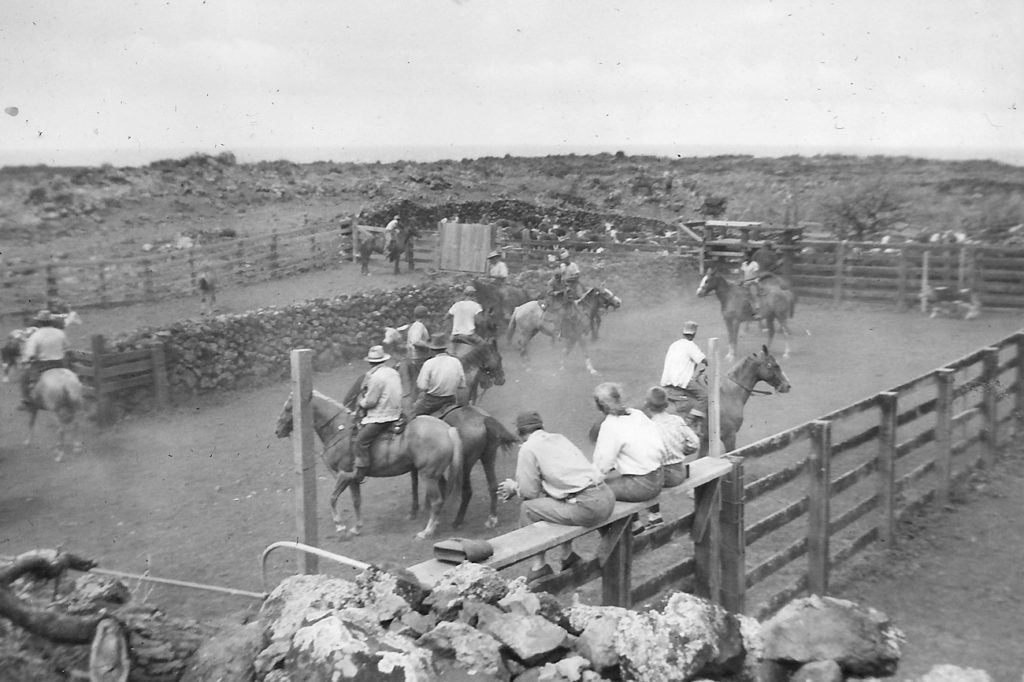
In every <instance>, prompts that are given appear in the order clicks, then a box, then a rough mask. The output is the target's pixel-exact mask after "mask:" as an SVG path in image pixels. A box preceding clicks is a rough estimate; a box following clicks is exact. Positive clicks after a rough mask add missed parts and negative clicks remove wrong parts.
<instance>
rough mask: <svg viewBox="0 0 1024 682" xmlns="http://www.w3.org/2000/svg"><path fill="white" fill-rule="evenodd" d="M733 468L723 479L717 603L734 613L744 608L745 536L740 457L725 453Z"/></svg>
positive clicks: (745, 583) (745, 599)
mask: <svg viewBox="0 0 1024 682" xmlns="http://www.w3.org/2000/svg"><path fill="white" fill-rule="evenodd" d="M726 459H728V460H729V461H730V462H731V463H732V471H730V472H729V473H728V474H726V476H725V479H724V480H723V481H722V510H721V513H720V515H719V518H720V521H719V527H720V529H721V536H722V542H721V550H720V551H721V553H722V597H721V601H719V603H720V604H721V605H722V607H724V608H725V609H726V610H728V611H731V612H733V613H744V612H745V611H746V610H747V598H746V597H747V595H746V592H747V556H746V555H747V539H746V533H745V528H746V519H745V515H744V505H745V504H746V497H745V491H744V487H743V458H742V457H732V456H730V455H726Z"/></svg>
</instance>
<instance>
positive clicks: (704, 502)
mask: <svg viewBox="0 0 1024 682" xmlns="http://www.w3.org/2000/svg"><path fill="white" fill-rule="evenodd" d="M689 467H690V471H689V477H688V478H687V480H686V481H685V482H684V483H683V484H682V485H679V486H677V487H675V488H669V489H666V490H664V491H662V494H661V495H659V496H658V497H656V498H654V499H653V500H647V501H645V502H616V503H615V508H614V510H613V511H612V514H611V516H610V517H609V518H608V520H606V521H604V522H603V523H601V524H598V525H595V526H565V525H561V524H557V523H550V522H548V521H538V522H536V523H532V524H530V525H528V526H523V527H522V528H517V529H516V530H513V531H511V532H509V533H505V534H504V535H499V536H498V537H495V538H491V539H490V540H488V542H490V544H491V546H492V547H493V548H494V554H493V555H492V556H491V557H490V558H489V559H488V560H486V561H483V562H481V563H482V565H484V566H489V567H491V568H494V569H496V570H501V569H503V568H507V567H509V566H513V565H515V564H518V563H520V562H522V561H525V560H527V559H529V558H531V557H533V556H535V555H537V554H540V553H541V552H546V551H547V550H549V549H552V548H554V547H557V546H558V545H561V544H563V543H565V542H568V541H570V540H575V539H577V538H579V537H582V536H584V535H588V534H590V533H595V532H597V533H600V534H601V536H602V538H601V544H600V547H599V549H598V559H599V561H600V564H601V567H602V578H601V579H602V592H603V601H604V603H605V604H614V605H618V606H626V607H628V606H630V605H631V601H632V600H631V596H630V582H631V580H630V579H631V567H632V558H633V557H632V539H633V534H632V532H631V530H630V525H631V523H632V520H633V518H634V516H636V515H638V514H640V513H642V512H643V511H644V510H646V509H647V508H649V507H650V506H651V505H654V504H657V503H659V502H662V501H664V500H666V499H668V498H670V497H674V496H676V495H679V494H682V493H684V492H686V491H693V493H694V506H695V517H696V518H695V520H694V524H693V527H692V530H691V536H692V537H693V539H694V556H695V563H696V565H697V582H698V591H703V590H701V589H700V585H701V583H702V581H703V582H706V583H707V585H706V586H705V587H706V591H707V594H706V595H702V596H708V597H709V598H711V599H712V600H715V601H717V600H718V594H717V593H718V589H717V586H716V585H713V584H712V583H714V582H715V580H714V576H715V575H716V574H717V575H719V576H720V575H721V571H719V570H717V569H716V566H717V564H719V563H720V559H719V552H718V547H717V544H718V543H717V539H718V535H719V534H718V533H717V532H716V531H715V529H716V528H717V524H718V515H717V513H716V512H717V511H718V508H719V505H720V502H721V496H720V495H719V491H720V486H719V484H720V482H721V480H722V479H723V478H724V477H725V476H727V475H728V474H730V473H731V472H732V471H733V469H734V462H733V461H732V460H731V459H729V458H710V457H705V458H702V459H698V460H696V461H694V462H691V463H690V464H689ZM709 531H711V532H709ZM451 568H452V564H450V563H445V562H443V561H439V560H437V559H430V560H428V561H424V562H422V563H419V564H416V565H415V566H411V567H409V571H410V572H411V573H412V574H413V575H414V576H416V579H417V580H419V582H420V584H421V585H423V587H425V588H426V589H431V588H433V586H434V585H436V584H437V582H438V581H439V580H440V578H441V576H442V575H443V574H444V573H445V572H446V571H448V570H450V569H451Z"/></svg>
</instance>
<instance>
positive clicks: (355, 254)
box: [352, 220, 359, 263]
mask: <svg viewBox="0 0 1024 682" xmlns="http://www.w3.org/2000/svg"><path fill="white" fill-rule="evenodd" d="M358 261H359V225H357V224H356V221H355V220H353V221H352V262H353V263H356V262H358Z"/></svg>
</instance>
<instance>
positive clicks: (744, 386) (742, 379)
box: [670, 345, 790, 456]
mask: <svg viewBox="0 0 1024 682" xmlns="http://www.w3.org/2000/svg"><path fill="white" fill-rule="evenodd" d="M762 381H763V382H765V383H766V384H768V385H769V386H771V387H772V388H774V389H775V390H776V391H778V392H779V393H788V392H789V389H790V383H789V379H788V378H787V377H786V373H785V372H783V371H782V367H781V366H780V365H779V363H778V361H777V360H776V359H775V357H774V356H773V355H772V354H771V353H769V352H768V347H767V346H765V345H762V346H761V352H759V353H752V354H750V355H748V356H747V357H745V358H743V359H742V360H740V361H739V362H738V363H737V364H736V365H735V366H734V367H733V368H732V369H730V370H729V371H728V372H727V373H726V375H725V377H723V379H722V381H721V387H720V390H719V398H718V408H719V425H720V435H721V440H722V445H723V446H724V447H725V452H732V451H733V450H735V449H736V434H737V432H739V430H740V427H741V426H743V408H744V407H745V406H746V404H747V400H748V399H749V398H750V396H751V395H753V394H754V393H761V394H765V392H764V391H758V390H756V389H755V388H754V387H755V386H757V384H759V383H761V382H762ZM670 399H671V400H672V404H673V406H674V408H675V411H676V414H678V415H679V416H681V417H683V418H688V417H689V413H690V408H692V407H693V401H692V400H690V399H683V400H679V399H677V398H675V397H674V396H672V394H670ZM707 449H708V435H707V430H706V429H704V430H703V433H702V434H701V454H702V456H703V454H706V453H707Z"/></svg>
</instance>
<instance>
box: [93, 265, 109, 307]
mask: <svg viewBox="0 0 1024 682" xmlns="http://www.w3.org/2000/svg"><path fill="white" fill-rule="evenodd" d="M96 268H97V273H96V274H97V277H96V279H97V285H96V293H98V294H99V296H100V305H103V306H105V305H107V304H108V303H110V296H109V295H108V294H107V264H106V263H104V262H103V261H100V262H99V263H97V264H96Z"/></svg>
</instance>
